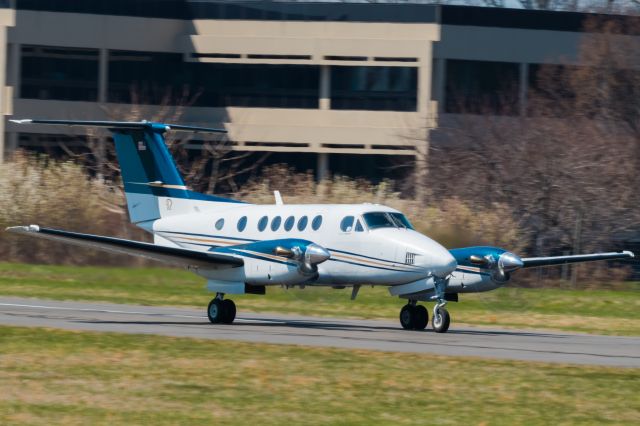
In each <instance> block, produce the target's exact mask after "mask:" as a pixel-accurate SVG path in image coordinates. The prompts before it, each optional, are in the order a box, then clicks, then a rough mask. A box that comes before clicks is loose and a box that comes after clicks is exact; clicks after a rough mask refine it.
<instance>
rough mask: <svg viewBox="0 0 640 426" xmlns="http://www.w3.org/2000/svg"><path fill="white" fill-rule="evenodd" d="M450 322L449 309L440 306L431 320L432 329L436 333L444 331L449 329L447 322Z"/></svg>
mask: <svg viewBox="0 0 640 426" xmlns="http://www.w3.org/2000/svg"><path fill="white" fill-rule="evenodd" d="M450 323H451V317H450V316H449V311H447V310H446V309H445V308H440V309H438V310H437V313H436V314H435V315H434V316H433V319H432V320H431V325H432V326H433V331H435V332H436V333H446V332H447V330H449V324H450Z"/></svg>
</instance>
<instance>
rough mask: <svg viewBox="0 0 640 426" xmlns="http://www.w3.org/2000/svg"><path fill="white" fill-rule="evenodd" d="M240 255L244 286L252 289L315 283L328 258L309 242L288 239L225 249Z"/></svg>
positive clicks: (325, 252) (326, 252) (321, 250)
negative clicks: (259, 286) (242, 261)
mask: <svg viewBox="0 0 640 426" xmlns="http://www.w3.org/2000/svg"><path fill="white" fill-rule="evenodd" d="M225 251H230V252H234V253H236V254H240V255H242V257H243V259H244V275H245V282H246V283H247V284H251V285H275V284H285V285H296V284H304V283H309V282H313V281H315V280H316V279H318V265H319V264H320V263H322V262H324V261H326V260H327V259H329V258H330V257H331V254H330V253H329V252H328V251H327V250H326V249H325V248H324V247H321V246H319V245H318V244H315V243H313V242H311V241H308V240H301V239H295V238H287V239H281V240H269V241H258V242H255V243H250V244H242V245H239V246H233V247H228V248H226V250H225Z"/></svg>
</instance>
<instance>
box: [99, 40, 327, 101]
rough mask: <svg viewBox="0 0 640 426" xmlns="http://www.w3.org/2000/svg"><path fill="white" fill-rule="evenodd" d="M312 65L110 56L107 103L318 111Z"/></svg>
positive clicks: (316, 77) (317, 76)
mask: <svg viewBox="0 0 640 426" xmlns="http://www.w3.org/2000/svg"><path fill="white" fill-rule="evenodd" d="M319 81H320V68H319V67H318V66H312V65H266V64H217V63H204V62H184V61H183V58H182V55H180V54H174V53H153V52H130V51H111V52H110V54H109V102H121V103H142V104H152V105H159V104H160V105H162V104H169V105H174V104H179V105H192V106H202V107H228V106H240V107H265V108H318V87H319V84H320V83H319Z"/></svg>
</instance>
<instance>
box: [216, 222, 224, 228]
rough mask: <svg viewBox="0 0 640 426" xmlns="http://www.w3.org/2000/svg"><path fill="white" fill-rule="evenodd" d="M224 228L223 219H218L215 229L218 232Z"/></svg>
mask: <svg viewBox="0 0 640 426" xmlns="http://www.w3.org/2000/svg"><path fill="white" fill-rule="evenodd" d="M223 226H224V219H218V220H217V222H216V229H217V230H218V231H219V230H221V229H222V227H223Z"/></svg>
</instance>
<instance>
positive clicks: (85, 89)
mask: <svg viewBox="0 0 640 426" xmlns="http://www.w3.org/2000/svg"><path fill="white" fill-rule="evenodd" d="M98 59H99V52H98V49H76V48H68V47H48V46H22V51H21V72H20V96H21V97H22V98H25V99H55V100H63V101H91V102H95V101H97V100H98V69H99V65H98Z"/></svg>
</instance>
